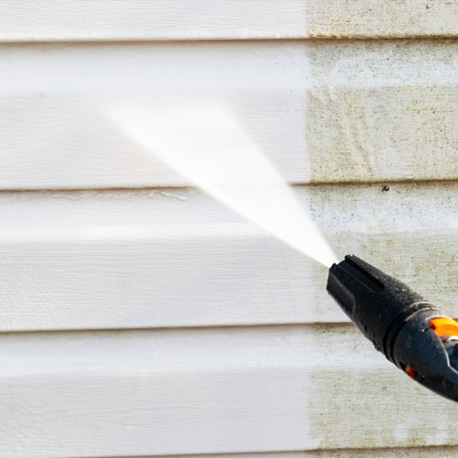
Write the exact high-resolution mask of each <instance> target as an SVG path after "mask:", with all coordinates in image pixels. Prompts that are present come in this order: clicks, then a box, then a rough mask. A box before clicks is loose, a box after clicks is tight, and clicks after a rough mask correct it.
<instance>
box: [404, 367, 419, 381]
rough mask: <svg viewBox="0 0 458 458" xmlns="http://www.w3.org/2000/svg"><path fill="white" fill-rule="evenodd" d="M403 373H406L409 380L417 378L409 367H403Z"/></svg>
mask: <svg viewBox="0 0 458 458" xmlns="http://www.w3.org/2000/svg"><path fill="white" fill-rule="evenodd" d="M405 371H406V372H407V375H408V376H409V377H410V378H413V379H414V380H415V377H416V376H417V373H416V372H415V371H414V370H413V369H412V368H411V367H410V366H406V367H405Z"/></svg>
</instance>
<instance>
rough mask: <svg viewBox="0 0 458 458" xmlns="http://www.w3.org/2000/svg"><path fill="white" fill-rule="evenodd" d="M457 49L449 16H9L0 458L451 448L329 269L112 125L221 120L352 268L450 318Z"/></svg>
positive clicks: (391, 9)
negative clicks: (177, 101) (125, 120)
mask: <svg viewBox="0 0 458 458" xmlns="http://www.w3.org/2000/svg"><path fill="white" fill-rule="evenodd" d="M457 33H458V6H457V5H455V4H454V3H453V2H450V1H445V0H444V1H442V0H440V1H439V0H438V1H434V2H432V1H431V2H424V1H420V0H406V1H403V2H394V1H393V2H391V1H390V2H380V1H370V0H346V1H344V0H327V1H311V0H307V1H303V0H274V1H270V0H269V1H268V0H256V1H242V0H237V1H235V0H232V1H221V0H220V1H205V0H194V1H184V0H175V1H164V0H157V1H140V0H132V1H127V0H120V1H107V0H104V1H101V0H92V1H72V2H58V1H51V0H44V1H40V2H32V1H28V0H24V1H13V0H0V42H1V43H0V278H1V279H2V282H1V286H0V456H1V457H2V458H3V457H5V458H94V457H99V458H102V457H103V458H116V457H120V456H124V457H130V458H134V457H137V458H138V457H140V456H141V457H145V458H146V457H150V458H151V457H155V458H159V457H162V458H165V457H166V456H185V455H194V456H199V458H203V457H207V458H216V457H220V458H236V457H239V458H249V457H254V458H260V457H266V458H310V457H317V458H328V457H336V458H350V457H351V458H359V457H369V458H371V457H372V458H381V457H387V458H392V457H404V456H406V457H407V456H418V457H420V458H423V457H429V456H438V457H439V456H440V457H454V456H457V454H458V433H457V430H456V422H455V420H456V418H457V414H458V408H457V406H455V405H454V404H452V403H451V402H449V401H446V400H443V399H440V398H438V397H437V396H436V395H434V394H430V393H429V392H427V391H426V390H422V389H420V388H419V387H418V386H416V385H415V384H414V383H412V382H411V381H410V380H409V379H408V377H407V376H405V375H403V374H402V373H401V372H400V371H397V370H396V369H395V368H394V367H392V366H390V365H389V364H388V362H386V361H385V360H384V358H383V356H382V355H381V354H378V353H376V352H375V351H374V350H373V348H372V347H371V345H370V343H369V342H368V341H366V340H365V339H364V338H363V337H362V336H360V335H359V334H358V333H357V332H356V331H355V330H354V329H353V327H352V326H351V325H350V324H349V323H348V320H347V319H346V317H345V316H344V314H343V313H342V312H341V311H340V310H339V309H338V307H337V306H336V305H335V304H334V303H333V301H332V300H331V299H330V298H329V297H328V296H327V294H326V292H325V284H326V274H327V272H326V269H325V268H322V267H320V266H318V265H317V264H315V263H313V262H311V261H310V260H308V259H307V258H305V257H303V256H301V255H299V254H298V253H295V252H294V251H293V250H291V249H289V248H288V247H286V246H285V245H283V244H281V243H280V242H278V241H276V240H273V239H272V238H271V237H269V236H268V235H266V234H265V233H263V232H261V231H260V230H258V229H257V228H256V227H254V226H253V225H252V224H250V223H248V222H246V221H245V220H243V219H242V218H241V217H239V216H238V215H236V214H234V213H233V212H231V211H230V210H228V209H226V208H225V207H224V206H222V205H221V204H219V203H218V202H215V201H214V200H213V199H212V198H210V197H209V196H206V195H205V194H203V193H201V192H200V191H198V190H196V189H193V188H191V187H190V183H189V182H187V181H186V180H185V179H183V178H182V177H180V176H178V175H177V174H176V173H174V172H173V171H171V170H168V169H167V168H165V167H164V166H162V165H161V164H159V163H156V162H154V161H153V160H152V159H151V158H149V156H148V155H147V154H145V151H143V150H142V149H141V148H140V147H139V146H138V145H135V144H133V143H132V142H131V140H130V139H129V138H127V137H126V135H125V134H123V133H122V132H120V131H119V130H117V129H116V127H115V126H114V125H113V124H111V123H110V122H109V121H108V120H107V117H106V112H107V110H109V109H110V108H111V107H112V106H116V104H118V103H120V102H135V101H138V100H141V101H142V102H144V101H149V102H151V103H154V101H155V100H156V99H157V97H158V94H160V95H161V96H164V94H165V95H167V94H173V93H176V92H177V91H183V92H190V91H191V92H193V93H195V94H197V95H198V96H199V97H201V98H204V99H212V100H213V101H215V100H216V101H218V102H221V103H224V104H225V105H227V106H229V107H230V108H231V110H233V111H234V113H235V114H236V116H237V117H238V119H239V120H240V122H241V123H242V125H243V127H244V128H245V129H246V130H247V132H248V133H249V134H251V135H252V136H253V138H254V139H255V140H256V141H257V143H258V144H259V145H260V146H261V148H262V149H263V151H265V152H266V154H267V155H268V157H269V158H270V159H271V160H272V161H273V162H274V164H275V165H276V166H277V167H278V169H279V170H280V171H281V173H282V174H283V175H284V176H285V179H286V180H288V181H289V182H290V183H292V184H294V185H296V186H295V190H296V192H297V194H298V196H299V198H300V199H301V201H302V202H303V205H304V207H305V208H308V209H310V211H311V212H312V214H313V216H314V218H315V220H316V221H317V223H318V225H319V226H320V228H321V229H322V230H323V232H324V234H325V235H326V237H327V238H328V239H329V241H330V243H331V244H332V246H333V248H334V249H335V250H336V252H337V254H338V256H339V257H342V256H343V255H344V254H347V253H355V254H357V255H360V256H361V257H363V258H365V259H367V260H368V261H372V262H373V263H374V264H376V265H378V266H380V267H382V268H384V269H386V270H387V271H388V272H391V273H392V274H394V275H397V276H399V277H400V278H401V279H404V280H405V281H406V282H407V283H409V284H411V285H412V286H414V287H415V288H417V289H418V290H419V291H420V292H422V293H424V294H426V295H428V296H429V297H430V298H431V299H432V300H434V301H436V302H438V303H440V304H441V305H442V306H443V307H444V309H445V310H447V311H448V312H449V313H450V314H452V315H455V316H458V308H457V306H456V305H455V303H456V297H457V292H458V287H457V285H456V276H457V272H458V264H457V262H456V251H457V249H458V231H457V227H458V226H457V216H456V215H457V214H458V203H457V202H458V201H457V199H456V195H457V192H458V185H457V183H456V182H455V180H456V178H457V177H458V160H457V154H456V151H457V147H458V140H457V138H458V137H457V134H456V132H457V131H458V129H457V127H458V126H457V121H456V119H458V117H457V114H458V109H457V106H458V104H457V102H458V41H456V40H454V39H445V38H444V37H447V36H455V35H457ZM337 36H339V37H342V38H346V39H343V40H328V39H327V40H320V39H308V38H312V37H315V38H316V37H324V38H332V37H337ZM352 37H353V38H354V37H359V38H367V39H364V40H352V39H350V38H352ZM374 38H390V39H389V40H377V39H374ZM403 38H416V39H415V40H412V39H409V40H403ZM51 42H52V43H51ZM384 185H388V186H389V190H388V191H384V190H383V186H384ZM216 454H217V455H216ZM221 454H228V455H221ZM234 454H235V455H234Z"/></svg>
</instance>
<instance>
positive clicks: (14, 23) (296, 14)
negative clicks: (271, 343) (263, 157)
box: [0, 0, 458, 41]
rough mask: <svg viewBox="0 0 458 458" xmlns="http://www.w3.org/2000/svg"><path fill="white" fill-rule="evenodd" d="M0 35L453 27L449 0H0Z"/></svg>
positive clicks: (218, 35)
mask: <svg viewBox="0 0 458 458" xmlns="http://www.w3.org/2000/svg"><path fill="white" fill-rule="evenodd" d="M0 7H1V8H2V11H1V13H2V14H1V15H0V39H1V40H4V41H32V40H37V41H44V40H48V41H49V40H72V41H75V40H196V39H197V40H201V39H247V38H306V37H370V38H372V37H418V36H452V35H457V33H458V6H457V5H456V4H455V2H453V1H449V0H434V1H424V0H403V1H387V2H380V1H377V0H322V1H316V0H251V1H250V2H247V1H244V0H217V1H214V0H191V1H189V0H188V1H187V0H174V1H173V3H170V1H167V0H159V1H154V2H151V1H148V0H133V1H132V0H121V1H119V0H118V1H117V0H77V1H72V2H65V3H62V2H56V1H53V0H42V1H40V2H34V1H33V0H24V1H21V2H17V1H15V0H2V2H1V3H0Z"/></svg>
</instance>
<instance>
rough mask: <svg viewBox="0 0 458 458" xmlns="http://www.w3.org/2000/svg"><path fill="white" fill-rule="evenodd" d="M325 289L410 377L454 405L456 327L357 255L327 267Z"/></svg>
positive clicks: (457, 363) (457, 389)
mask: <svg viewBox="0 0 458 458" xmlns="http://www.w3.org/2000/svg"><path fill="white" fill-rule="evenodd" d="M327 290H328V292H329V294H331V296H332V297H333V298H334V299H335V300H336V302H337V303H338V304H339V305H340V307H341V308H342V309H343V311H344V312H345V313H346V314H347V315H348V317H349V318H350V319H351V320H352V321H353V323H354V324H355V325H356V327H357V328H358V329H359V330H360V331H361V332H362V333H363V334H364V335H365V336H366V337H367V338H368V339H369V340H371V341H372V343H373V344H374V346H375V348H376V349H377V350H379V351H381V352H382V353H383V354H384V355H385V356H386V357H387V359H388V360H389V361H391V362H392V363H394V364H395V365H397V366H398V367H399V368H400V369H402V370H403V371H404V372H406V373H407V374H408V375H409V376H410V377H411V378H413V379H414V380H416V381H417V382H419V383H421V384H423V385H425V386H426V387H427V388H429V389H431V390H433V391H435V392H436V393H438V394H440V395H442V396H445V397H447V398H449V399H452V400H454V401H458V370H457V369H458V323H457V322H456V321H455V320H452V319H451V318H448V317H446V316H444V315H443V314H442V313H441V311H440V309H439V308H438V307H437V306H435V305H434V304H432V303H431V302H429V301H428V300H426V299H425V298H424V297H423V296H421V295H419V294H418V293H416V292H414V291H412V290H411V289H410V288H409V287H408V286H407V285H405V284H404V283H402V282H400V281H399V280H397V279H396V278H393V277H391V276H389V275H387V274H385V273H384V272H382V271H380V270H378V269H376V268H375V267H373V266H371V265H370V264H368V263H366V262H364V261H363V260H361V259H359V258H357V257H356V256H352V255H349V256H346V257H345V259H344V260H343V261H342V262H340V263H339V264H334V265H333V266H332V267H331V268H330V269H329V277H328V284H327Z"/></svg>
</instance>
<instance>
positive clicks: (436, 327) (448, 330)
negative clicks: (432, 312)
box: [430, 317, 458, 337]
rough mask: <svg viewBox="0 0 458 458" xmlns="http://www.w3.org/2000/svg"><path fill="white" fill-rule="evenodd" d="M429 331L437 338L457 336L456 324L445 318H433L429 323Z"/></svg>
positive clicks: (457, 324) (457, 328)
mask: <svg viewBox="0 0 458 458" xmlns="http://www.w3.org/2000/svg"><path fill="white" fill-rule="evenodd" d="M430 325H431V329H432V330H433V331H434V332H435V333H436V334H437V335H438V336H439V337H444V336H458V323H457V322H456V321H455V320H452V319H451V318H447V317H440V318H434V319H433V320H431V321H430Z"/></svg>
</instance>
